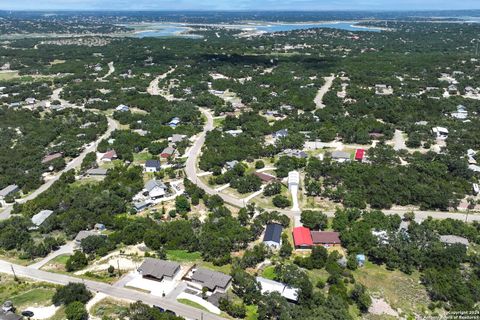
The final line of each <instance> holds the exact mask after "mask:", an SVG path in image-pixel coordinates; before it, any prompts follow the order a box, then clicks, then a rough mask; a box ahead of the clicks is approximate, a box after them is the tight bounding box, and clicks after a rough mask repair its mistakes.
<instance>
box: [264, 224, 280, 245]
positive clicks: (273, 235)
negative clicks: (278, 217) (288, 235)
mask: <svg viewBox="0 0 480 320" xmlns="http://www.w3.org/2000/svg"><path fill="white" fill-rule="evenodd" d="M282 231H283V227H282V225H280V224H278V223H270V224H267V228H266V229H265V236H264V237H263V242H265V241H273V242H276V243H280V239H281V237H282Z"/></svg>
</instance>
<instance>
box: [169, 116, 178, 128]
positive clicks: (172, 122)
mask: <svg viewBox="0 0 480 320" xmlns="http://www.w3.org/2000/svg"><path fill="white" fill-rule="evenodd" d="M179 124H180V118H179V117H175V118H173V119H172V120H170V122H169V123H168V126H169V127H170V128H176V127H177V126H178V125H179Z"/></svg>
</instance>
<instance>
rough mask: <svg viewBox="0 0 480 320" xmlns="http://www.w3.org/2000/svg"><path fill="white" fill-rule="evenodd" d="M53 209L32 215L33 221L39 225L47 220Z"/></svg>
mask: <svg viewBox="0 0 480 320" xmlns="http://www.w3.org/2000/svg"><path fill="white" fill-rule="evenodd" d="M52 213H53V211H52V210H42V211H40V212H39V213H37V214H36V215H34V216H33V217H32V223H33V224H34V225H36V226H37V227H39V226H40V225H41V224H42V223H44V222H45V220H47V218H48V217H50V216H51V215H52Z"/></svg>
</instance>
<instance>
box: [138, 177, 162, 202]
mask: <svg viewBox="0 0 480 320" xmlns="http://www.w3.org/2000/svg"><path fill="white" fill-rule="evenodd" d="M167 191H168V188H167V186H166V185H165V184H164V183H163V182H162V181H159V180H155V179H152V180H149V181H147V183H145V186H144V188H143V194H144V195H148V197H150V199H157V198H161V197H163V196H165V195H166V194H167Z"/></svg>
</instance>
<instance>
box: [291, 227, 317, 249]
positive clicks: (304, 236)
mask: <svg viewBox="0 0 480 320" xmlns="http://www.w3.org/2000/svg"><path fill="white" fill-rule="evenodd" d="M293 242H294V243H295V248H297V249H309V248H311V247H312V245H313V240H312V235H311V234H310V229H308V228H306V227H296V228H293Z"/></svg>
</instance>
